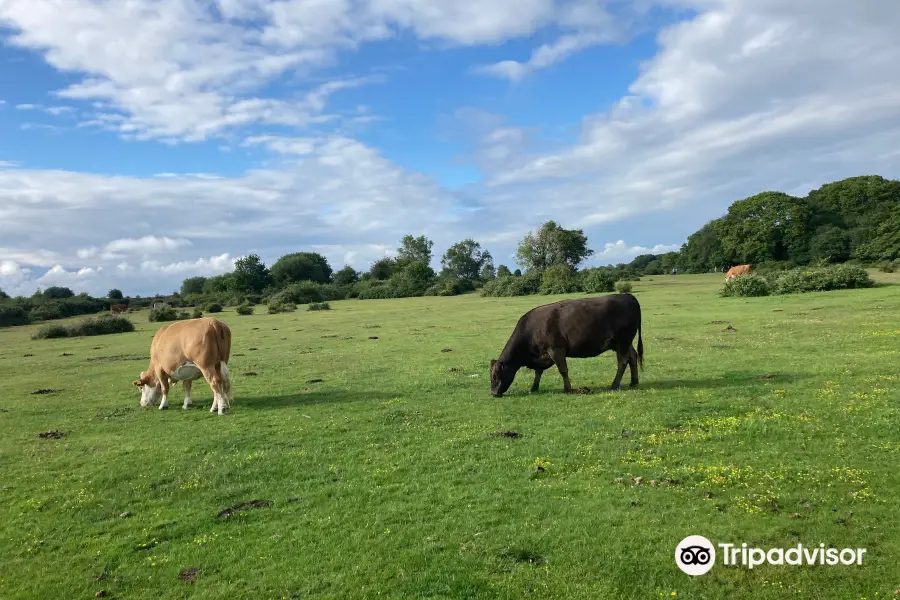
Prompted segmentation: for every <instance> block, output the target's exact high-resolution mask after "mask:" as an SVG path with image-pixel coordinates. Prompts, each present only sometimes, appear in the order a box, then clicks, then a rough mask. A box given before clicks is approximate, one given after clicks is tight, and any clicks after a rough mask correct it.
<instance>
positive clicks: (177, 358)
mask: <svg viewBox="0 0 900 600" xmlns="http://www.w3.org/2000/svg"><path fill="white" fill-rule="evenodd" d="M230 353H231V330H230V329H229V328H228V326H227V325H225V323H222V322H221V321H219V320H218V319H214V318H210V317H204V318H200V319H190V320H187V321H177V322H175V323H172V324H169V325H164V326H163V327H162V328H160V330H159V331H158V332H157V334H156V336H155V337H154V339H153V344H152V346H151V355H152V360H154V361H156V362H158V363H159V365H160V366H161V367H162V368H163V369H165V370H167V371H168V370H171V369H175V368H177V367H178V366H180V365H181V363H183V362H184V361H186V360H187V361H190V362H192V363H194V364H197V365H203V366H206V367H209V368H212V367H213V366H214V365H215V364H217V363H218V362H219V361H220V360H224V361H225V362H228V358H230Z"/></svg>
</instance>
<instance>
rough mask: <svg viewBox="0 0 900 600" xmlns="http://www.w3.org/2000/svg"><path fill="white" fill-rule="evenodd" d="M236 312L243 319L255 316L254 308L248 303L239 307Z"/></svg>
mask: <svg viewBox="0 0 900 600" xmlns="http://www.w3.org/2000/svg"><path fill="white" fill-rule="evenodd" d="M234 310H235V312H236V313H237V314H239V315H241V316H243V317H246V316H249V315H252V314H253V307H252V306H250V305H249V304H246V303H244V304H240V305H238V306H237V307H236V308H235V309H234Z"/></svg>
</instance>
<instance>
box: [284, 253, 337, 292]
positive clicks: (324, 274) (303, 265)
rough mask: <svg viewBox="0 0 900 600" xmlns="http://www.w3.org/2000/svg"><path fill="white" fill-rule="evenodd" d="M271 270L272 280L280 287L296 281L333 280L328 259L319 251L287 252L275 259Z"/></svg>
mask: <svg viewBox="0 0 900 600" xmlns="http://www.w3.org/2000/svg"><path fill="white" fill-rule="evenodd" d="M269 272H270V275H271V277H272V281H273V282H274V283H275V285H276V286H278V287H284V286H286V285H287V284H289V283H293V282H296V281H315V282H317V283H328V282H329V281H331V274H332V270H331V265H329V264H328V259H326V258H325V257H324V256H322V255H321V254H319V253H317V252H294V253H292V254H285V255H284V256H282V257H281V258H279V259H278V260H277V261H275V264H273V265H272V268H271V269H270V270H269Z"/></svg>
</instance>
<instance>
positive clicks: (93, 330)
mask: <svg viewBox="0 0 900 600" xmlns="http://www.w3.org/2000/svg"><path fill="white" fill-rule="evenodd" d="M131 331H134V323H132V322H131V321H130V320H128V319H126V318H125V317H121V316H118V315H100V316H99V317H88V318H87V319H85V320H83V321H80V322H78V323H73V324H71V325H60V324H52V325H45V326H44V327H41V328H40V329H39V330H38V332H37V333H36V334H35V335H34V336H33V339H36V340H43V339H53V338H65V337H82V336H90V335H108V334H113V333H128V332H131Z"/></svg>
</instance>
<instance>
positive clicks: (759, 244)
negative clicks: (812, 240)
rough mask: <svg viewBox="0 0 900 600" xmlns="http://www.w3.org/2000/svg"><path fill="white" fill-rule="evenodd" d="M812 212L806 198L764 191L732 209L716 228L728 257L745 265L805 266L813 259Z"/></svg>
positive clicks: (740, 202)
mask: <svg viewBox="0 0 900 600" xmlns="http://www.w3.org/2000/svg"><path fill="white" fill-rule="evenodd" d="M811 218H812V211H811V210H810V206H809V203H808V202H807V201H806V200H805V199H803V198H796V197H794V196H790V195H788V194H785V193H783V192H762V193H761V194H757V195H755V196H750V197H749V198H745V199H743V200H738V201H736V202H734V203H733V204H732V205H731V206H730V207H728V214H727V215H726V216H725V217H723V218H722V219H721V220H720V221H719V222H718V223H717V226H716V230H717V232H718V234H719V238H720V240H721V243H722V249H723V250H724V251H725V254H726V255H727V256H728V257H729V258H731V259H732V261H738V262H741V263H751V264H756V263H760V262H764V261H787V260H792V261H794V262H796V263H805V262H807V261H808V260H809V234H810V224H811Z"/></svg>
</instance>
